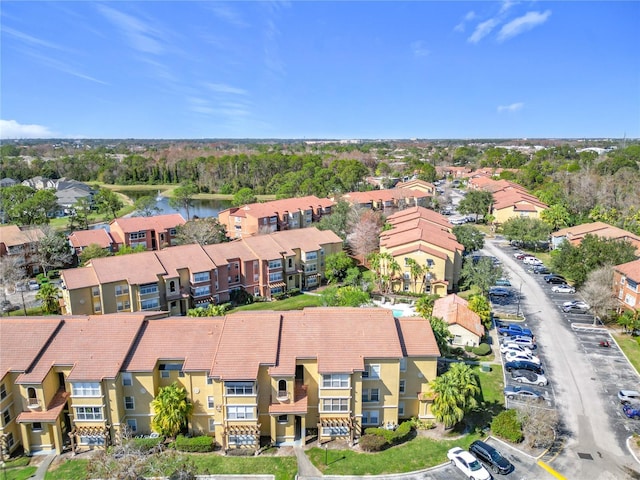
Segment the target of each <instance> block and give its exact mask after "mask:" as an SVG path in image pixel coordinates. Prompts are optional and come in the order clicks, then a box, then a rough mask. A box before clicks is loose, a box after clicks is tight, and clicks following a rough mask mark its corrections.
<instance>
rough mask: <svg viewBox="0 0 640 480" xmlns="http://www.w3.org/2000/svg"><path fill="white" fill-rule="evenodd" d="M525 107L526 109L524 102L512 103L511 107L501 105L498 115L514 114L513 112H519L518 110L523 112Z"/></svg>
mask: <svg viewBox="0 0 640 480" xmlns="http://www.w3.org/2000/svg"><path fill="white" fill-rule="evenodd" d="M523 107H524V103H522V102H516V103H512V104H511V105H499V106H498V113H502V112H509V113H513V112H517V111H518V110H522V108H523Z"/></svg>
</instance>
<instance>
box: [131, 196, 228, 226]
mask: <svg viewBox="0 0 640 480" xmlns="http://www.w3.org/2000/svg"><path fill="white" fill-rule="evenodd" d="M121 193H122V194H124V195H126V196H127V197H129V198H130V199H131V200H133V201H135V200H136V199H138V198H140V197H143V196H145V195H149V192H148V191H141V190H123V191H122V192H121ZM192 205H193V206H192V207H191V208H189V215H190V216H191V218H193V217H194V216H197V217H199V218H204V217H216V218H217V217H218V213H219V212H220V211H221V210H224V209H226V208H229V207H231V202H230V201H229V200H200V199H197V200H193V202H192ZM156 206H157V207H158V208H159V209H160V212H159V214H169V213H176V212H177V213H180V214H182V216H183V217H184V218H185V220H187V211H186V210H185V209H183V208H182V209H179V210H176V209H175V208H172V207H171V206H170V205H169V199H168V198H167V197H163V196H161V195H159V194H156Z"/></svg>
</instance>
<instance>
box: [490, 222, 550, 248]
mask: <svg viewBox="0 0 640 480" xmlns="http://www.w3.org/2000/svg"><path fill="white" fill-rule="evenodd" d="M500 230H501V231H502V234H503V235H504V236H505V238H506V239H507V240H515V241H518V242H522V243H523V244H528V245H534V246H537V245H539V243H540V242H546V241H548V240H549V234H550V233H551V226H550V225H549V224H548V223H546V222H544V221H543V220H540V219H537V218H531V217H512V218H510V219H509V220H507V221H506V222H504V223H503V224H502V226H501V227H500Z"/></svg>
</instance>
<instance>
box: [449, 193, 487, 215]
mask: <svg viewBox="0 0 640 480" xmlns="http://www.w3.org/2000/svg"><path fill="white" fill-rule="evenodd" d="M491 205H493V194H492V193H491V192H488V191H486V190H469V191H468V192H467V194H466V195H465V196H464V198H463V199H462V200H460V203H459V204H458V211H459V212H460V213H462V214H463V215H468V214H473V215H477V218H484V217H485V216H486V215H488V214H489V211H490V209H491Z"/></svg>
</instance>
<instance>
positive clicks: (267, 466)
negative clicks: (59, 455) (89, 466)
mask: <svg viewBox="0 0 640 480" xmlns="http://www.w3.org/2000/svg"><path fill="white" fill-rule="evenodd" d="M189 457H190V459H191V460H193V462H194V463H195V465H196V467H197V469H198V473H199V474H212V475H215V474H227V475H258V474H262V475H264V474H271V475H274V476H275V478H276V480H293V479H294V478H295V476H296V473H297V471H298V463H297V461H296V457H295V456H290V457H275V456H269V455H261V456H259V457H223V456H221V455H217V454H192V455H189ZM47 480H48V479H47Z"/></svg>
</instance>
